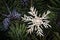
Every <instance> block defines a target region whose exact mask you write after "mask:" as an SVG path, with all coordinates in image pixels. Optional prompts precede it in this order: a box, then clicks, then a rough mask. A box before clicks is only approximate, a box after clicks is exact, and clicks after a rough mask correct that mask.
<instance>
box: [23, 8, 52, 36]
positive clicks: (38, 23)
mask: <svg viewBox="0 0 60 40" xmlns="http://www.w3.org/2000/svg"><path fill="white" fill-rule="evenodd" d="M28 13H29V14H31V15H32V16H34V17H32V16H27V15H24V17H22V19H23V21H24V22H28V21H31V22H29V23H28V24H31V23H33V24H31V25H28V27H27V28H29V29H28V30H27V33H30V34H31V33H32V32H33V31H34V30H35V31H36V33H37V35H40V36H44V35H43V30H42V28H43V26H44V27H45V28H48V27H51V25H49V22H50V21H49V20H48V16H47V15H48V14H50V11H47V13H45V12H44V13H43V15H42V16H41V15H39V16H37V14H38V11H36V9H34V7H31V8H30V12H28ZM42 25H43V26H42Z"/></svg>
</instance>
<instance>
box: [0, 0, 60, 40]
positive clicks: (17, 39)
mask: <svg viewBox="0 0 60 40" xmlns="http://www.w3.org/2000/svg"><path fill="white" fill-rule="evenodd" d="M31 6H34V7H35V8H36V9H37V10H38V15H39V14H43V13H44V12H46V11H47V10H50V11H51V13H50V14H49V15H48V16H49V20H50V25H51V26H52V28H47V29H45V28H44V29H43V32H44V35H45V36H41V37H40V36H39V35H38V36H37V35H36V34H35V32H33V33H32V34H27V33H26V30H27V28H26V27H27V25H26V23H24V22H23V21H22V19H21V16H23V15H24V14H26V15H29V14H28V12H29V10H30V7H31ZM11 13H13V14H11ZM18 13H19V14H18ZM0 40H60V0H0Z"/></svg>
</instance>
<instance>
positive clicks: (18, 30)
mask: <svg viewBox="0 0 60 40" xmlns="http://www.w3.org/2000/svg"><path fill="white" fill-rule="evenodd" d="M8 34H9V37H10V38H11V40H26V38H27V33H26V26H25V24H19V22H15V23H14V24H11V26H10V30H9V32H8Z"/></svg>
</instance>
